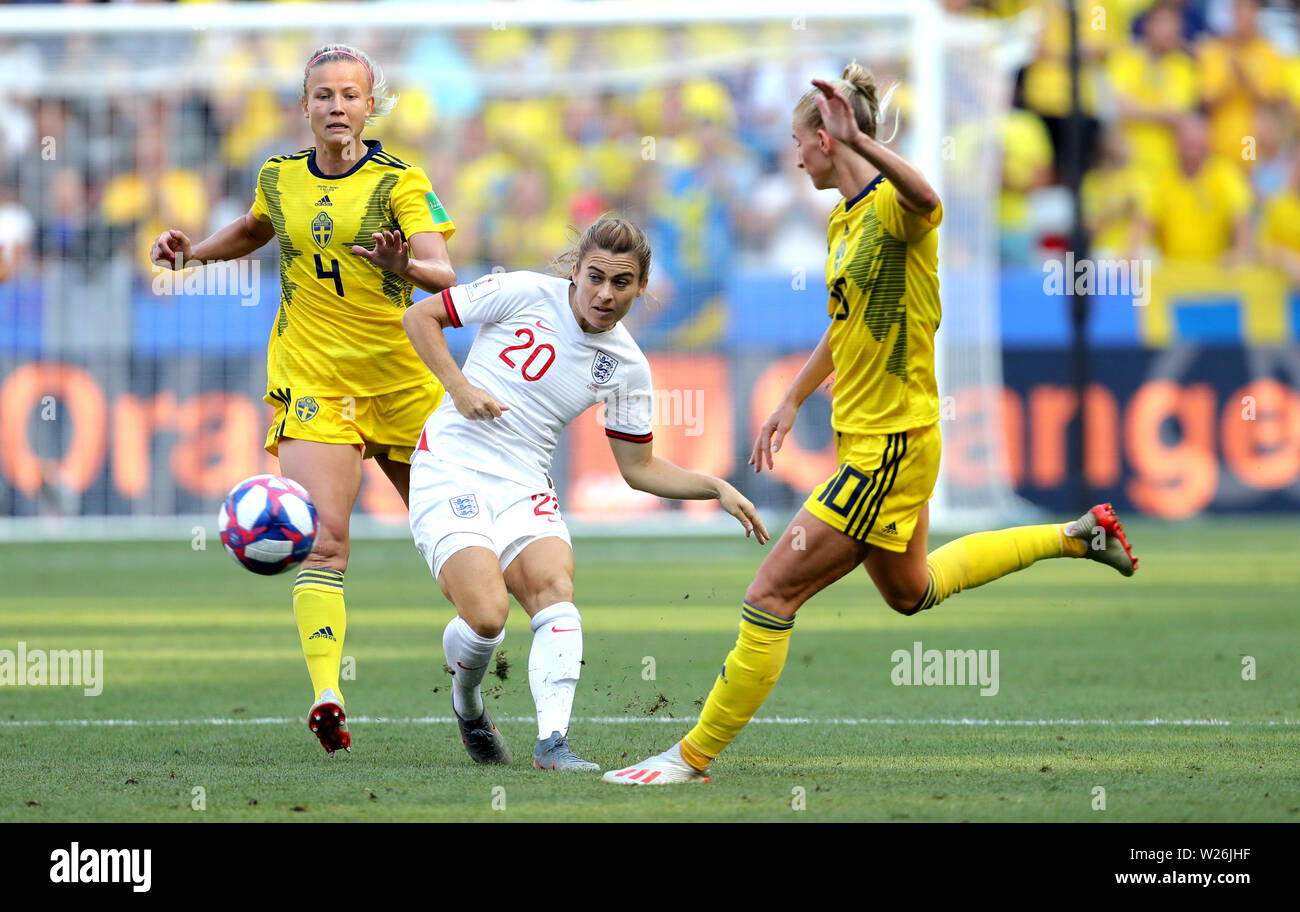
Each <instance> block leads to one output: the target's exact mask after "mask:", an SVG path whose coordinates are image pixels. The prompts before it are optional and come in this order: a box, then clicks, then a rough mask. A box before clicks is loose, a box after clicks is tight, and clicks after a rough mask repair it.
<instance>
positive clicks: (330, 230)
mask: <svg viewBox="0 0 1300 912" xmlns="http://www.w3.org/2000/svg"><path fill="white" fill-rule="evenodd" d="M332 234H334V220H333V219H331V218H330V217H329V213H327V212H318V213H316V217H315V218H314V219H312V220H311V236H312V238H313V239H314V240H315V241H316V243H317V245H318V246H320V247H326V246H328V245H329V242H330V236H331V235H332Z"/></svg>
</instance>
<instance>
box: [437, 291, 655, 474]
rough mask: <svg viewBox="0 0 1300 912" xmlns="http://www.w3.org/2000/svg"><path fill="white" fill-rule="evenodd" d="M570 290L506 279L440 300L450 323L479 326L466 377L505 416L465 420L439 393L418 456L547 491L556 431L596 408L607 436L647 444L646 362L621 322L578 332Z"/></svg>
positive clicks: (448, 294) (649, 398)
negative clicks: (601, 408) (424, 454)
mask: <svg viewBox="0 0 1300 912" xmlns="http://www.w3.org/2000/svg"><path fill="white" fill-rule="evenodd" d="M569 285H570V283H569V280H568V279H567V278H560V277H557V276H549V275H543V274H541V273H537V272H504V273H492V274H491V275H486V276H484V277H483V278H481V279H479V280H477V281H475V282H472V283H470V284H469V285H457V286H455V287H453V288H448V289H447V290H446V291H444V292H443V293H442V301H443V305H444V306H445V307H446V308H447V315H448V316H449V317H450V318H451V322H452V325H453V326H464V325H467V324H470V323H480V324H482V326H481V327H480V329H479V331H478V336H477V337H476V338H475V339H474V345H473V347H472V348H470V352H469V356H468V357H467V358H466V359H465V366H464V368H463V371H464V373H465V377H466V379H468V380H469V382H470V383H472V384H474V385H475V386H477V387H480V388H482V389H484V390H487V391H488V392H489V393H491V394H492V396H493V397H494V398H495V399H496V400H497V401H498V402H500V403H501V404H502V405H506V406H509V407H510V410H509V411H507V412H504V413H503V414H502V415H501V417H500V418H493V419H491V420H488V419H479V420H475V421H471V420H469V419H468V418H465V417H464V416H462V415H461V414H460V412H458V411H456V404H455V403H454V402H453V401H452V398H451V396H446V397H444V398H443V400H442V404H441V405H440V406H439V407H438V408H437V409H436V410H435V411H434V413H433V414H432V415H430V416H429V419H428V420H427V421H426V422H425V423H424V431H423V433H421V435H420V443H419V445H418V446H417V447H416V452H417V453H418V452H419V451H421V450H423V451H427V452H429V453H430V454H432V455H433V456H434V457H435V458H437V459H441V460H443V461H445V462H450V463H454V464H456V465H461V466H466V467H468V468H472V469H476V470H478V471H480V472H487V473H489V474H491V475H496V476H498V477H500V478H508V479H511V480H513V481H516V482H519V483H521V484H527V485H542V486H545V487H546V488H549V487H551V485H550V479H549V475H550V470H551V461H552V459H553V457H554V455H555V447H556V445H557V444H558V443H559V439H560V432H561V431H563V430H564V428H565V427H566V426H567V425H568V424H569V423H570V422H571V421H573V420H574V419H575V418H577V417H578V416H579V415H581V414H582V413H583V412H585V411H586V410H587V409H589V408H591V407H592V406H593V405H596V404H597V403H599V402H604V403H605V433H606V435H608V436H610V437H617V438H620V439H623V440H631V441H634V442H637V443H648V442H649V441H650V439H651V427H650V408H651V402H652V392H651V386H650V365H649V363H648V362H647V361H646V358H645V355H643V354H642V353H641V349H640V348H638V347H637V344H636V342H635V341H633V339H632V335H631V333H629V332H628V331H627V330H626V329H625V328H624V327H623V325H622V324H621V323H620V324H618V325H616V326H615V327H614V328H613V329H610V330H607V331H605V332H601V333H586V332H583V331H582V328H581V327H580V326H578V320H577V317H575V316H574V314H573V308H572V307H571V306H570V305H569Z"/></svg>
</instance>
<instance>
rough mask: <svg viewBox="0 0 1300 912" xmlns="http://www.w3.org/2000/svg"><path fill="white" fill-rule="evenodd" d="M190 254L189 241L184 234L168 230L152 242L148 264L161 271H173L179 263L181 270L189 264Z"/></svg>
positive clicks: (171, 229)
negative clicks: (158, 267) (157, 267)
mask: <svg viewBox="0 0 1300 912" xmlns="http://www.w3.org/2000/svg"><path fill="white" fill-rule="evenodd" d="M190 254H191V250H190V239H189V238H187V237H186V236H185V232H184V231H177V230H176V229H175V228H169V229H167V230H166V231H164V232H163V233H162V234H160V235H158V237H157V239H156V240H155V241H154V242H153V247H152V248H150V250H149V262H150V263H153V264H154V265H155V266H160V267H162V268H163V269H175V268H176V267H177V263H178V262H179V264H180V266H181V268H184V265H185V264H186V263H188V262H190V259H191V256H190ZM178 256H179V259H178Z"/></svg>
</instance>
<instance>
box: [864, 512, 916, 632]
mask: <svg viewBox="0 0 1300 912" xmlns="http://www.w3.org/2000/svg"><path fill="white" fill-rule="evenodd" d="M929 530H930V505H929V504H928V503H927V504H926V505H925V506H923V507H921V511H920V514H919V515H918V516H917V519H916V527H915V529H914V530H913V532H912V538H911V540H910V541H908V543H907V550H906V551H901V552H900V551H888V550H886V549H884V548H879V547H873V548H872V549H871V550H870V551H869V552H868V553H867V557H866V560H864V561H863V562H862V563H863V566H864V567H866V568H867V574H868V575H869V576H870V577H871V581H872V582H873V583H875V584H876V588H877V589H878V590H879V591H880V595H881V596H882V597H883V598H884V600H885V603H886V604H888V605H889V607H890V608H893V609H894V610H895V611H901V612H904V613H908V612H910V611H911V610H912V608H913V607H915V605H916V603H917V602H919V601H920V600H921V599H922V598H924V597H925V590H926V587H927V586H928V585H929V582H930V571H929V568H928V567H927V565H926V561H925V557H926V538H927V536H928V533H929Z"/></svg>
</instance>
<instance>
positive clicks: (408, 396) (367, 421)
mask: <svg viewBox="0 0 1300 912" xmlns="http://www.w3.org/2000/svg"><path fill="white" fill-rule="evenodd" d="M442 393H443V389H442V384H441V383H439V382H438V381H437V380H434V379H430V380H428V381H427V382H426V383H424V384H422V385H420V386H412V387H408V388H406V389H400V390H396V391H395V392H391V393H384V394H383V395H382V396H312V395H310V394H304V393H299V392H296V391H294V390H290V389H274V390H271V391H270V392H268V393H267V394H266V397H265V398H266V401H267V402H269V403H270V404H271V405H273V406H275V418H274V419H273V420H272V422H271V429H270V430H269V431H267V432H266V451H267V452H268V453H270V454H271V455H272V456H278V455H280V438H281V437H289V438H291V439H294V440H315V441H318V442H320V443H350V444H356V445H359V446H360V447H361V448H362V458H364V459H369V458H370V457H371V456H387V457H388V458H389V459H392V460H395V461H397V462H405V463H409V462H410V461H411V453H412V452H414V450H415V445H416V444H417V443H418V442H419V440H420V430H421V429H422V428H423V427H424V422H425V421H426V420H427V419H428V417H429V416H430V415H431V414H433V410H434V409H436V408H437V407H438V404H439V403H440V402H442Z"/></svg>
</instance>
